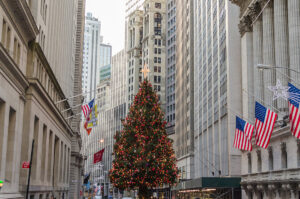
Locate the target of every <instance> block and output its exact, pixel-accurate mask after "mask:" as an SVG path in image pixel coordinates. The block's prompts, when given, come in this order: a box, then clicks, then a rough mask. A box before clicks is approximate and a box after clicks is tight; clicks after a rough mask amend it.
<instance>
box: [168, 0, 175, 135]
mask: <svg viewBox="0 0 300 199" xmlns="http://www.w3.org/2000/svg"><path fill="white" fill-rule="evenodd" d="M166 16H167V23H166V26H167V34H166V120H167V122H168V123H167V133H168V135H173V134H174V133H175V128H174V127H175V67H176V65H175V64H176V3H175V1H174V0H168V1H167V15H166Z"/></svg>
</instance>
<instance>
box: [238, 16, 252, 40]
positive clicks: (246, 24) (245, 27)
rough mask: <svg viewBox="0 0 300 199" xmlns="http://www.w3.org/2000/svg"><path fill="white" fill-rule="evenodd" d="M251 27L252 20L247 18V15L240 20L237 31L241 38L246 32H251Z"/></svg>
mask: <svg viewBox="0 0 300 199" xmlns="http://www.w3.org/2000/svg"><path fill="white" fill-rule="evenodd" d="M251 25H252V20H251V17H249V16H248V15H247V16H245V17H243V18H242V19H241V20H240V23H239V25H238V26H239V31H240V34H241V36H243V35H244V34H245V33H246V32H252V31H253V28H252V26H251Z"/></svg>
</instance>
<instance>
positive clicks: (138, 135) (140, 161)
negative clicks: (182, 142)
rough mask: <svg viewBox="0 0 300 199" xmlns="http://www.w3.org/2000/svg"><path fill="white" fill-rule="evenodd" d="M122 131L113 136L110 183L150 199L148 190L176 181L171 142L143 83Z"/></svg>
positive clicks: (155, 98)
mask: <svg viewBox="0 0 300 199" xmlns="http://www.w3.org/2000/svg"><path fill="white" fill-rule="evenodd" d="M123 126H124V128H123V130H122V131H120V132H117V133H116V136H115V145H114V156H115V159H114V161H113V168H112V169H111V171H110V180H111V182H112V183H113V184H114V186H115V187H117V188H119V189H121V190H132V189H138V192H139V197H140V198H150V194H151V189H152V188H155V187H158V186H161V185H162V184H169V185H172V184H174V183H175V182H176V180H177V177H178V170H177V167H176V158H175V155H174V150H173V148H172V141H171V140H170V139H169V138H168V136H167V133H166V129H165V128H166V121H165V120H164V114H163V112H162V111H161V109H160V104H159V103H158V96H157V95H156V94H155V92H154V91H153V90H152V86H151V84H150V83H149V82H148V81H147V80H145V81H144V82H143V83H141V85H140V89H139V92H138V93H137V95H136V96H135V99H134V102H133V104H132V106H131V107H130V110H129V113H128V115H127V117H126V119H125V120H124V121H123Z"/></svg>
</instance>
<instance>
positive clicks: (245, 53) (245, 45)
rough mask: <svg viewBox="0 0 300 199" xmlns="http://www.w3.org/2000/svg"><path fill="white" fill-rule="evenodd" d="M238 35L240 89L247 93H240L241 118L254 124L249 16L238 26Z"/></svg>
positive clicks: (251, 31) (250, 25)
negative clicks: (239, 35) (241, 99)
mask: <svg viewBox="0 0 300 199" xmlns="http://www.w3.org/2000/svg"><path fill="white" fill-rule="evenodd" d="M239 28H240V33H241V35H242V39H241V47H242V54H241V55H242V79H243V81H242V88H243V89H245V90H247V92H249V93H251V94H252V95H250V94H248V93H247V92H242V96H243V116H244V117H245V118H249V119H250V122H254V96H253V93H254V79H253V78H254V77H253V74H254V72H253V70H254V67H253V30H252V20H251V17H250V16H246V17H244V18H243V19H242V20H241V22H240V24H239Z"/></svg>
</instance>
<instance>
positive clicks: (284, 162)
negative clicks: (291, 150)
mask: <svg viewBox="0 0 300 199" xmlns="http://www.w3.org/2000/svg"><path fill="white" fill-rule="evenodd" d="M280 146H281V167H282V168H283V169H286V168H287V167H288V165H287V164H288V162H287V151H286V143H285V142H282V143H280Z"/></svg>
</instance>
